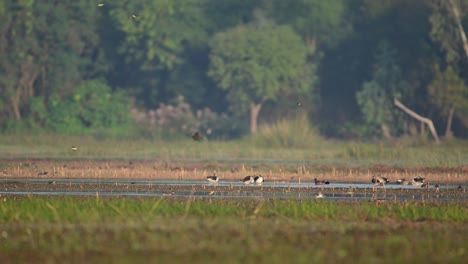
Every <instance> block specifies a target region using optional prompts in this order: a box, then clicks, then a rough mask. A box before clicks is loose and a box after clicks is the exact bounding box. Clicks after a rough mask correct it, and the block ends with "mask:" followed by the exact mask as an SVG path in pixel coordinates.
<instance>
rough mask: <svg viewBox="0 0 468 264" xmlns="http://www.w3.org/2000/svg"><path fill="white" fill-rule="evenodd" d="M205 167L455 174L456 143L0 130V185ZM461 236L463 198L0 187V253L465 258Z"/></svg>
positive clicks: (269, 173)
mask: <svg viewBox="0 0 468 264" xmlns="http://www.w3.org/2000/svg"><path fill="white" fill-rule="evenodd" d="M71 146H76V147H77V148H78V150H77V151H72V150H71ZM213 170H216V171H217V173H218V175H220V177H221V180H236V181H237V180H239V179H241V178H243V177H244V176H245V175H246V174H251V173H261V174H262V175H264V176H265V179H266V180H267V181H278V182H300V181H301V180H302V181H303V182H304V181H311V180H313V178H315V177H317V178H320V179H328V180H331V181H333V182H366V183H369V181H370V177H371V175H373V174H379V175H382V176H386V177H389V178H391V179H392V181H394V180H396V179H397V178H407V179H410V178H411V177H413V176H415V175H420V174H422V175H424V176H425V177H427V179H428V180H429V181H430V182H431V184H432V183H455V182H456V183H457V184H461V185H463V186H465V184H466V182H467V181H468V143H467V142H464V141H460V142H452V143H450V144H442V145H430V144H429V145H414V144H409V143H406V144H403V143H393V144H369V143H352V142H333V141H328V140H323V139H320V140H318V141H317V142H307V144H304V145H303V146H301V144H297V143H296V147H278V146H276V147H267V146H266V145H264V142H261V144H258V142H256V141H255V140H253V139H243V140H239V141H228V142H217V141H204V142H194V141H192V140H189V139H182V140H180V141H170V142H166V141H162V140H153V141H148V140H117V139H101V140H98V139H94V138H91V137H60V136H55V135H51V136H48V135H41V136H21V135H0V178H2V179H8V180H13V181H11V182H10V183H8V184H6V183H5V184H3V185H1V186H0V187H1V188H2V189H16V188H22V187H21V186H20V185H19V183H17V182H15V181H14V180H15V179H20V178H47V179H58V178H61V179H74V178H92V179H153V180H157V179H176V180H194V179H195V180H196V179H198V180H201V179H205V177H206V176H207V174H211V173H212V172H213ZM44 172H47V174H44ZM45 186H47V187H44V188H51V189H55V188H58V187H61V185H60V186H59V185H58V184H57V185H53V184H45ZM72 187H73V188H75V187H76V186H72ZM72 187H70V188H72ZM79 187H80V188H81V186H79ZM94 187H96V186H94ZM130 187H131V186H130ZM24 188H36V187H34V186H29V185H27V186H26V187H24ZM97 188H100V186H99V185H97ZM131 188H133V187H131ZM135 188H136V187H135ZM226 188H227V187H226ZM150 191H154V190H150ZM380 191H381V190H380ZM417 191H418V192H424V190H417ZM433 191H434V189H433V188H432V189H430V190H427V191H426V192H433ZM454 191H456V192H460V191H458V190H454ZM460 195H464V191H463V192H460ZM467 237H468V205H467V203H466V200H464V199H460V201H457V202H442V201H426V202H423V201H422V200H420V201H419V202H416V201H414V199H413V201H411V202H407V201H403V202H397V201H391V200H385V201H376V202H372V201H368V200H366V201H360V202H358V201H356V200H354V201H351V200H348V201H339V202H337V201H318V200H310V199H308V200H282V199H231V200H229V199H224V198H217V199H208V198H179V199H177V198H174V197H167V196H166V197H161V198H142V197H140V198H129V197H113V198H110V197H99V196H96V197H93V198H90V197H70V196H12V195H6V196H5V195H3V196H0V262H1V263H2V264H3V263H148V262H149V263H240V262H243V263H464V259H465V260H466V259H467V257H468V239H467Z"/></svg>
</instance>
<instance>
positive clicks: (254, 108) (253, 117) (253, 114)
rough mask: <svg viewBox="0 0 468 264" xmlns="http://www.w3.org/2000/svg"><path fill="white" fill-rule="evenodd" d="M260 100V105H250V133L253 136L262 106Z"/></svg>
mask: <svg viewBox="0 0 468 264" xmlns="http://www.w3.org/2000/svg"><path fill="white" fill-rule="evenodd" d="M263 101H264V100H262V101H261V102H260V103H258V104H256V103H253V102H252V103H250V133H251V134H255V133H256V132H257V124H258V114H259V113H260V110H261V109H262V106H263Z"/></svg>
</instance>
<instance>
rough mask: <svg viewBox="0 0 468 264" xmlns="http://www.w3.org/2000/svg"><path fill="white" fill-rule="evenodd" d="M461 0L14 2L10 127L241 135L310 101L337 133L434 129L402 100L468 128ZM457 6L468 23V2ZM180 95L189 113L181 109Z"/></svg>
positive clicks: (1, 79)
mask: <svg viewBox="0 0 468 264" xmlns="http://www.w3.org/2000/svg"><path fill="white" fill-rule="evenodd" d="M449 2H450V1H444V0H431V1H427V0H387V1H384V2H381V1H379V2H377V1H372V0H349V1H345V0H330V1H321V0H301V1H299V0H292V1H282V0H252V1H238V0H224V1H218V0H174V1H166V0H152V1H150V0H147V1H146V0H145V1H143V0H142V1H132V0H113V1H102V3H103V4H104V5H102V6H99V5H98V2H97V1H93V0H76V1H46V0H27V1H2V2H1V3H0V131H2V132H24V131H26V130H29V129H31V128H34V129H36V130H37V129H41V130H44V131H55V132H57V133H64V134H89V133H94V134H96V133H101V131H105V130H116V131H122V133H120V132H119V134H125V133H127V134H131V133H136V135H140V136H141V135H143V136H148V137H154V135H155V134H158V133H166V134H171V135H172V134H174V132H175V133H178V134H184V135H185V134H187V133H190V132H193V131H195V130H200V131H202V132H203V133H204V134H207V135H208V137H211V138H232V137H236V136H237V137H238V136H240V135H242V134H244V133H246V131H248V129H247V128H248V127H249V125H250V130H251V131H255V130H256V129H252V126H254V125H255V126H256V123H257V122H256V120H257V119H258V121H259V122H260V124H261V125H262V124H267V125H268V124H270V125H271V124H273V123H275V122H278V121H279V122H281V120H282V119H290V118H295V117H296V116H297V110H298V107H297V106H298V105H300V106H301V111H302V112H303V113H305V114H307V116H308V118H309V119H310V121H311V122H310V123H311V124H312V126H313V127H314V129H318V131H319V132H320V133H321V134H322V135H324V136H327V137H329V136H335V137H368V136H373V137H377V138H378V137H389V138H390V137H392V138H395V137H402V136H407V135H410V136H414V135H418V136H420V135H423V136H424V134H425V133H427V131H425V130H424V129H422V128H421V126H420V124H419V122H418V121H415V120H414V119H412V118H410V117H409V116H407V115H406V114H404V113H402V112H401V111H400V110H399V109H396V108H395V107H394V105H393V103H392V102H393V100H392V99H393V97H397V98H399V100H400V101H402V102H403V103H404V104H405V105H406V106H408V107H409V108H411V109H412V110H414V111H416V112H417V113H419V114H420V115H422V116H425V117H428V118H430V119H431V120H432V121H433V122H434V123H435V126H436V129H437V131H438V133H439V134H441V135H442V134H444V131H445V135H446V136H451V135H452V134H453V135H454V136H456V137H467V135H468V133H467V131H468V118H467V117H468V103H467V102H468V86H467V85H466V82H467V80H468V58H467V57H466V54H465V51H464V49H463V42H462V37H461V33H460V28H459V27H458V24H457V23H458V21H457V19H456V17H455V15H454V13H455V12H454V11H453V7H452V5H451V4H450V3H449ZM452 2H453V3H455V5H456V6H455V7H456V9H457V10H458V11H459V13H460V15H461V17H460V22H461V26H462V29H463V30H464V31H465V32H466V31H467V29H468V16H467V14H468V1H467V0H454V1H452ZM180 96H182V98H184V100H185V101H184V103H187V104H188V110H187V111H188V112H190V114H186V112H184V115H185V116H189V117H190V118H189V119H187V118H185V119H184V118H182V117H179V116H176V115H175V114H173V115H171V114H169V112H170V109H171V107H174V108H177V105H175V103H177V98H181V97H180ZM80 98H86V99H84V100H82V99H80ZM174 100H176V101H174ZM249 109H250V112H249V111H247V110H249ZM260 109H261V111H260ZM161 112H164V113H165V114H161ZM154 113H158V114H154ZM203 113H209V114H210V116H212V117H210V118H207V117H206V114H203ZM208 119H209V120H211V121H209V122H208V121H207V120H208ZM252 119H254V120H255V122H253V121H252ZM168 120H169V121H168ZM180 120H188V121H187V123H183V124H180ZM249 120H250V123H249ZM182 122H183V121H182ZM210 122H211V123H210ZM176 123H177V124H178V127H174V125H173V124H176ZM134 124H136V125H134ZM207 124H213V125H207ZM215 124H216V125H215ZM133 136H135V134H133Z"/></svg>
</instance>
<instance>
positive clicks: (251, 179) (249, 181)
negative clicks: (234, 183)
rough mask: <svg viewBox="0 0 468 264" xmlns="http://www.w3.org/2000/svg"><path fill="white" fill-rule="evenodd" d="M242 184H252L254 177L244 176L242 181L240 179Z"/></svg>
mask: <svg viewBox="0 0 468 264" xmlns="http://www.w3.org/2000/svg"><path fill="white" fill-rule="evenodd" d="M242 182H243V183H244V184H251V183H254V177H253V176H245V178H244V179H242Z"/></svg>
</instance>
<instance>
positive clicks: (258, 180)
mask: <svg viewBox="0 0 468 264" xmlns="http://www.w3.org/2000/svg"><path fill="white" fill-rule="evenodd" d="M263 181H264V179H263V176H262V175H260V174H258V175H255V177H254V182H255V184H262V183H263Z"/></svg>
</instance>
